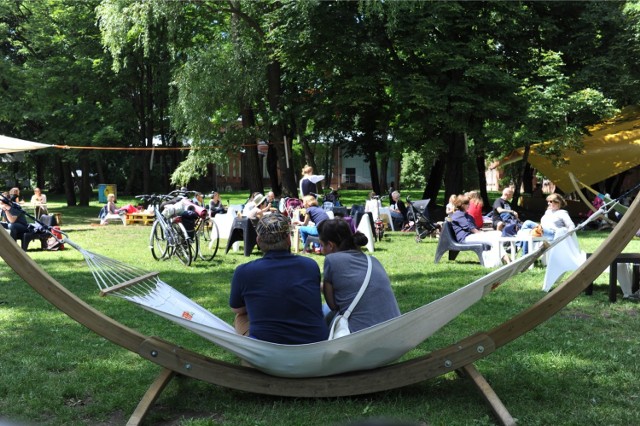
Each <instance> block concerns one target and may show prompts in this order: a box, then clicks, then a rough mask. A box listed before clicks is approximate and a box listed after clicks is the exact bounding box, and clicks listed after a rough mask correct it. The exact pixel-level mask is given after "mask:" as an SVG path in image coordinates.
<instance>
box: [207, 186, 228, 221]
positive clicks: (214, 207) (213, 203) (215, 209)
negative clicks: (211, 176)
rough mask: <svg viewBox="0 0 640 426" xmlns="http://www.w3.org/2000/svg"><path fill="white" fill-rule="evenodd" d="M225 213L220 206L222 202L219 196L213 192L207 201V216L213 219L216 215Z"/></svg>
mask: <svg viewBox="0 0 640 426" xmlns="http://www.w3.org/2000/svg"><path fill="white" fill-rule="evenodd" d="M226 212H227V211H226V210H225V208H224V206H223V205H222V201H221V200H220V194H218V193H217V192H216V191H214V192H213V193H212V194H211V200H210V201H209V216H211V217H214V216H215V215H217V214H218V213H220V214H224V213H226Z"/></svg>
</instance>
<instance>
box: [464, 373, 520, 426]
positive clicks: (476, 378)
mask: <svg viewBox="0 0 640 426" xmlns="http://www.w3.org/2000/svg"><path fill="white" fill-rule="evenodd" d="M456 371H457V372H458V374H460V375H462V376H464V377H467V378H469V379H470V380H471V382H472V383H473V384H474V385H475V387H476V389H477V390H478V391H479V392H480V394H481V395H482V397H483V398H484V400H485V401H486V402H487V404H489V406H490V407H491V411H493V414H494V415H495V416H496V417H497V419H498V421H499V422H500V424H501V425H505V426H507V425H508V426H511V425H515V424H516V421H515V420H514V419H513V417H511V414H509V411H507V408H506V407H505V406H504V404H503V403H502V401H500V398H499V397H498V395H497V394H496V393H495V392H494V390H493V389H492V388H491V385H489V383H488V382H487V381H486V380H485V378H484V377H483V376H482V374H480V372H479V371H478V370H477V369H476V367H475V366H474V365H473V364H467V365H465V366H464V367H462V368H461V369H459V370H456Z"/></svg>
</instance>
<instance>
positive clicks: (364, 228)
mask: <svg viewBox="0 0 640 426" xmlns="http://www.w3.org/2000/svg"><path fill="white" fill-rule="evenodd" d="M367 216H368V215H366V214H365V215H363V216H362V219H361V220H360V223H359V224H358V231H360V232H362V233H363V234H364V235H366V236H367V239H368V240H369V242H367V250H369V251H370V252H371V253H373V241H374V238H373V229H371V223H370V222H369V218H368V217H367Z"/></svg>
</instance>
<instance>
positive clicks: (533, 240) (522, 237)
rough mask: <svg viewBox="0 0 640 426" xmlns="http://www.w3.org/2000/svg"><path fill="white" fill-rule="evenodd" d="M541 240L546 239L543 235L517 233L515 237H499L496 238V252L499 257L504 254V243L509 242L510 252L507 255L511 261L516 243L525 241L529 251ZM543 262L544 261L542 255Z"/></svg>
mask: <svg viewBox="0 0 640 426" xmlns="http://www.w3.org/2000/svg"><path fill="white" fill-rule="evenodd" d="M543 241H548V240H547V238H545V237H534V236H532V235H518V236H515V237H500V238H498V253H499V255H500V259H502V256H504V255H505V249H504V245H505V244H506V243H509V247H510V248H511V250H510V251H511V253H509V257H510V258H511V261H512V262H513V261H514V260H515V259H516V254H517V250H516V243H527V247H528V248H529V253H531V252H532V251H533V250H535V249H536V248H538V246H539V245H540V244H542V242H543ZM542 261H543V263H545V260H544V257H543V260H542Z"/></svg>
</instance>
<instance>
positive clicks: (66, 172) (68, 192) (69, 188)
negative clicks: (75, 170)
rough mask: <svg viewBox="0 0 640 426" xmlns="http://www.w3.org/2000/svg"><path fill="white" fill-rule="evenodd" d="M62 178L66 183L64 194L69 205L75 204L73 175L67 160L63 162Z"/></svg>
mask: <svg viewBox="0 0 640 426" xmlns="http://www.w3.org/2000/svg"><path fill="white" fill-rule="evenodd" d="M62 179H63V183H64V194H65V197H66V199H67V206H69V207H72V206H75V205H76V193H75V192H74V190H73V177H72V176H71V167H70V166H69V163H67V162H66V161H63V162H62Z"/></svg>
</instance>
